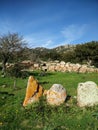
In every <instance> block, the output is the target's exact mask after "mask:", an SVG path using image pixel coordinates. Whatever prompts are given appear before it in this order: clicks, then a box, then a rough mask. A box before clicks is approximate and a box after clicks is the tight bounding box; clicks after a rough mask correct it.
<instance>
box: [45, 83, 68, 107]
mask: <svg viewBox="0 0 98 130" xmlns="http://www.w3.org/2000/svg"><path fill="white" fill-rule="evenodd" d="M66 97H67V94H66V90H65V88H64V87H63V86H62V85H61V84H53V85H52V87H51V88H50V89H49V90H48V91H47V92H46V99H47V102H48V104H50V105H60V104H62V103H64V101H65V99H66Z"/></svg>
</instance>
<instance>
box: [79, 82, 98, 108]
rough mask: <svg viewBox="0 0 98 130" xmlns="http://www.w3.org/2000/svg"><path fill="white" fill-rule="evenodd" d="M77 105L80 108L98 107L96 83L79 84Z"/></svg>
mask: <svg viewBox="0 0 98 130" xmlns="http://www.w3.org/2000/svg"><path fill="white" fill-rule="evenodd" d="M77 104H78V106H79V107H90V106H94V105H98V87H97V84H96V83H95V82H93V81H87V82H84V83H79V84H78V88H77Z"/></svg>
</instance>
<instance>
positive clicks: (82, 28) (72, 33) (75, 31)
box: [61, 24, 87, 44]
mask: <svg viewBox="0 0 98 130" xmlns="http://www.w3.org/2000/svg"><path fill="white" fill-rule="evenodd" d="M86 30H87V25H86V24H83V25H75V24H72V25H69V26H67V27H66V28H64V29H63V30H62V31H61V33H62V35H63V37H64V38H65V40H64V41H63V44H69V43H71V42H74V41H76V40H78V39H80V38H82V37H83V35H84V34H85V33H86Z"/></svg>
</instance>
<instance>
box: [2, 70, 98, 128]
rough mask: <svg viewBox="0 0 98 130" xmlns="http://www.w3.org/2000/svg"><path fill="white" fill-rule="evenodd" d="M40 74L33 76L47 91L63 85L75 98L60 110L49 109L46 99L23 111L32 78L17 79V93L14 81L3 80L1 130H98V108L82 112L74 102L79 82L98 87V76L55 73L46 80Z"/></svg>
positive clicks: (49, 74) (50, 107) (83, 109)
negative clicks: (27, 88) (54, 85)
mask: <svg viewBox="0 0 98 130" xmlns="http://www.w3.org/2000/svg"><path fill="white" fill-rule="evenodd" d="M39 73H40V72H33V73H31V75H34V76H35V78H37V79H38V81H39V82H40V84H41V85H42V86H43V88H44V89H49V88H50V87H51V86H52V85H53V84H54V83H59V84H62V85H63V86H64V87H65V88H66V90H67V94H68V95H69V96H71V98H70V99H69V100H67V101H66V102H65V103H64V104H62V105H60V106H49V105H48V104H47V103H46V100H45V97H42V98H41V100H40V101H39V102H38V103H35V104H32V105H30V106H28V107H26V108H23V107H22V103H23V100H24V97H25V91H26V85H27V81H28V77H27V78H26V79H19V78H18V79H17V84H16V86H17V89H13V82H14V79H13V78H10V77H6V78H2V77H0V130H98V106H94V107H90V108H79V107H78V106H77V101H76V99H75V98H73V97H74V96H76V90H77V86H78V83H79V82H85V81H94V82H95V83H97V84H98V74H97V73H88V74H77V73H61V72H55V73H46V75H45V76H39ZM3 85H5V88H3Z"/></svg>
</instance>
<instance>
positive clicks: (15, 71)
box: [7, 63, 28, 78]
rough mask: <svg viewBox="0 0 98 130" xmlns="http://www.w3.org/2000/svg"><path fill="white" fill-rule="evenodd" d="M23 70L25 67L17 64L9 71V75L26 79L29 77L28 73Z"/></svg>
mask: <svg viewBox="0 0 98 130" xmlns="http://www.w3.org/2000/svg"><path fill="white" fill-rule="evenodd" d="M23 69H24V66H23V65H21V64H19V63H16V64H15V65H14V66H13V67H11V68H9V69H8V70H7V74H8V75H10V76H12V77H16V78H26V77H27V76H28V72H26V71H23Z"/></svg>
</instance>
